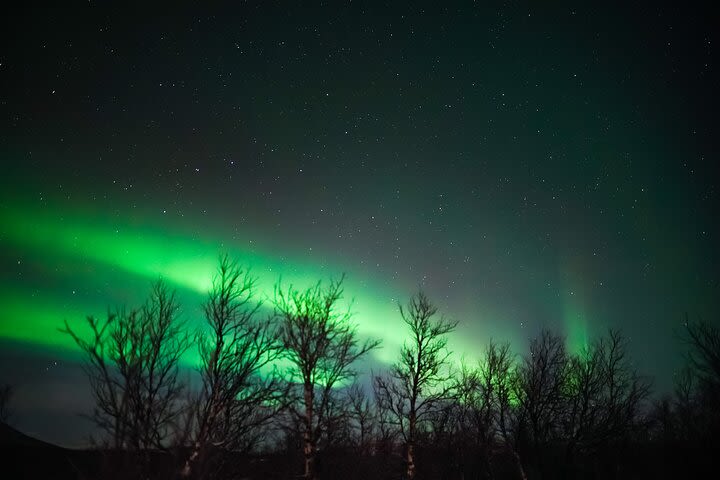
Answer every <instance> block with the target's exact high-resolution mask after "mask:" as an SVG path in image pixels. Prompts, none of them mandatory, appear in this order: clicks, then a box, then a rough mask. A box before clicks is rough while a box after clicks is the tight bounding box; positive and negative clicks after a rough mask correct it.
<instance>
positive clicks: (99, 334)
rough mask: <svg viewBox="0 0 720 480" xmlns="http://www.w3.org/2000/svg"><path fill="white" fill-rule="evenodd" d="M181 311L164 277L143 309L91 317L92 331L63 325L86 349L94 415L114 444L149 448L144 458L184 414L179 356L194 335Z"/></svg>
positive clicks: (161, 443) (135, 449) (131, 448)
mask: <svg viewBox="0 0 720 480" xmlns="http://www.w3.org/2000/svg"><path fill="white" fill-rule="evenodd" d="M177 312H178V305H177V303H176V301H175V294H174V293H173V292H170V291H169V290H168V289H167V287H166V286H165V285H164V284H163V283H162V281H158V282H157V283H156V284H155V285H154V286H153V288H152V292H151V294H150V298H149V299H148V301H147V302H146V303H145V305H144V306H143V307H142V308H140V309H137V310H132V311H131V312H130V313H126V312H125V311H122V310H121V311H119V312H118V313H110V314H108V316H107V319H106V320H105V321H100V320H98V319H96V318H95V317H88V318H87V324H88V326H89V330H90V331H89V334H87V335H84V334H81V333H80V330H78V329H76V328H73V327H71V326H70V324H69V323H68V322H67V321H65V326H64V328H62V329H61V331H62V332H64V333H66V334H68V335H70V336H71V337H72V339H73V340H74V341H75V343H76V344H77V345H78V347H80V349H81V351H82V353H83V354H84V357H85V371H86V373H87V375H88V378H89V380H90V387H91V391H92V394H93V397H94V399H95V410H94V412H93V414H92V419H93V420H94V421H95V423H96V424H97V425H98V427H100V428H101V429H102V430H104V431H105V432H106V433H107V435H108V438H107V441H108V443H109V445H110V446H111V447H112V448H114V449H119V450H128V451H132V452H144V455H142V456H141V457H140V458H141V459H144V460H143V461H144V462H147V457H146V456H147V455H148V452H149V451H150V450H151V449H158V448H160V449H162V448H164V447H166V446H167V440H168V439H169V438H170V437H171V434H172V431H173V428H174V427H175V426H176V422H177V420H178V418H179V416H180V414H181V405H180V399H181V395H182V392H183V389H184V385H183V383H182V382H181V381H180V378H179V362H180V358H181V357H182V355H183V354H184V353H185V351H186V350H187V349H188V347H189V345H190V337H189V335H188V334H187V332H186V330H185V325H184V323H183V322H182V321H180V320H178V318H177ZM145 466H147V465H145Z"/></svg>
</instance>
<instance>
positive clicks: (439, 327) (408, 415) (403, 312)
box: [374, 292, 457, 480]
mask: <svg viewBox="0 0 720 480" xmlns="http://www.w3.org/2000/svg"><path fill="white" fill-rule="evenodd" d="M436 314H437V308H436V307H435V306H434V305H433V304H432V303H431V302H430V300H429V299H428V297H427V296H426V295H425V294H424V293H423V292H418V293H417V294H415V295H414V296H413V297H412V298H411V299H410V301H409V303H408V305H407V306H406V307H403V306H402V305H401V306H400V316H401V317H402V319H403V322H405V324H406V325H407V327H408V328H409V330H410V339H409V341H408V342H406V343H405V344H404V345H403V347H402V350H401V352H400V359H399V361H398V362H396V363H395V364H394V365H393V366H392V368H391V370H390V372H389V374H388V375H386V376H377V377H375V379H374V385H375V391H376V396H377V398H378V403H379V407H380V408H382V409H384V410H386V411H387V412H389V413H390V415H391V417H392V421H393V423H394V424H395V425H396V427H397V428H398V429H399V431H400V434H401V436H402V439H403V442H404V444H405V476H406V477H407V478H408V479H409V480H412V479H413V478H415V475H416V465H415V445H416V441H417V436H418V427H419V424H420V423H421V422H423V421H424V420H425V419H426V418H427V417H428V416H429V415H431V414H432V413H433V412H434V411H435V409H436V408H438V407H439V406H440V405H441V403H442V402H443V401H445V400H447V399H449V398H450V396H451V395H450V393H451V392H452V388H451V385H450V382H449V378H450V376H449V374H448V371H447V366H448V357H449V355H450V352H448V351H447V349H446V345H447V334H448V333H450V332H452V331H453V330H454V329H455V327H456V326H457V322H453V321H449V320H446V319H445V318H444V317H437V316H436Z"/></svg>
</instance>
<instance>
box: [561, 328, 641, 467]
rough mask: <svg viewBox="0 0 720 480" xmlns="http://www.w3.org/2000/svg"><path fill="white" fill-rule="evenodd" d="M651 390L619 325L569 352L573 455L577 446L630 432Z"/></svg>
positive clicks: (568, 406)
mask: <svg viewBox="0 0 720 480" xmlns="http://www.w3.org/2000/svg"><path fill="white" fill-rule="evenodd" d="M649 392H650V384H649V382H648V381H647V380H646V379H644V378H642V377H641V376H639V375H638V374H637V373H636V371H635V370H634V369H633V368H632V364H631V363H630V361H629V359H628V357H627V344H626V341H625V339H624V338H623V337H622V335H621V334H620V332H618V331H616V330H609V332H608V335H607V337H603V338H600V339H599V340H598V341H596V342H595V343H593V344H592V345H591V346H590V347H589V348H588V349H586V350H585V351H584V352H581V354H580V355H577V356H572V357H570V358H569V360H568V371H567V376H566V386H565V398H566V414H565V418H566V433H565V435H566V441H567V450H566V451H567V456H568V460H572V457H573V455H574V454H575V453H576V452H577V451H588V450H592V449H596V448H598V447H600V446H606V445H608V444H610V443H612V442H615V441H618V440H620V439H622V438H625V437H627V435H629V434H630V433H631V431H632V430H633V429H634V428H635V427H637V426H638V425H639V422H640V414H641V407H642V403H643V402H644V401H645V399H646V398H647V396H648V395H649Z"/></svg>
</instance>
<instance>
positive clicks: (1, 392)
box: [0, 383, 15, 423]
mask: <svg viewBox="0 0 720 480" xmlns="http://www.w3.org/2000/svg"><path fill="white" fill-rule="evenodd" d="M13 393H15V392H14V389H13V387H12V385H10V384H9V383H6V384H4V385H0V422H3V423H7V422H8V421H9V420H10V417H11V416H12V410H11V408H10V401H11V400H12V397H13Z"/></svg>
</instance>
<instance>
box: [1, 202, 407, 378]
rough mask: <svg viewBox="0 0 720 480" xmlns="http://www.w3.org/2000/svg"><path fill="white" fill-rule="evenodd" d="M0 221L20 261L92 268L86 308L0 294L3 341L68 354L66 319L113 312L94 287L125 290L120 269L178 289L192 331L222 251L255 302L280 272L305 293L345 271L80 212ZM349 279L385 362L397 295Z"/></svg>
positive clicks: (365, 327)
mask: <svg viewBox="0 0 720 480" xmlns="http://www.w3.org/2000/svg"><path fill="white" fill-rule="evenodd" d="M0 219H1V220H2V222H3V227H4V231H3V232H2V234H3V235H2V237H0V239H2V241H3V242H6V243H9V244H11V245H13V246H14V248H17V249H19V250H20V251H22V252H24V253H23V255H24V256H26V257H31V258H43V259H47V261H48V262H52V261H53V260H57V259H62V258H68V259H71V260H72V261H74V262H76V263H77V262H84V263H87V264H90V265H92V269H91V270H92V274H91V275H88V274H87V272H86V273H85V276H86V277H89V278H85V279H84V280H85V282H86V284H87V285H92V286H93V289H94V290H96V291H97V296H96V297H95V298H93V299H92V301H91V302H90V303H88V301H87V299H85V300H83V301H80V302H79V303H78V302H73V299H72V298H71V299H65V298H62V297H59V298H51V297H48V296H46V295H45V294H43V295H42V296H40V294H38V295H34V296H33V295H30V294H23V292H18V293H17V294H15V295H9V294H7V292H4V296H6V297H8V298H3V300H5V301H4V302H3V305H2V306H1V307H0V320H2V322H0V325H1V326H0V337H2V338H8V339H13V340H21V341H25V342H30V343H35V344H41V345H53V346H59V347H62V348H65V349H73V348H74V344H72V341H71V339H70V338H68V337H67V336H64V335H62V334H60V333H59V332H57V328H58V327H60V326H61V325H62V322H63V320H64V319H68V321H70V322H71V324H72V325H73V326H78V327H81V326H82V325H83V322H84V319H85V317H86V316H87V315H94V316H96V317H98V318H104V316H105V315H106V313H107V309H108V307H110V308H111V309H112V308H113V307H114V306H113V305H108V304H107V303H105V302H106V301H107V299H106V298H104V295H108V294H109V292H105V291H103V289H104V288H98V287H99V286H101V285H103V284H105V285H107V288H108V289H118V288H120V289H122V288H124V287H125V286H124V285H114V283H115V281H114V280H113V281H109V280H108V278H111V279H112V278H114V277H115V276H117V275H116V273H115V274H114V273H113V272H114V271H116V270H119V271H121V272H125V276H126V277H127V278H130V279H137V280H135V283H136V284H141V285H143V286H146V287H147V288H145V289H144V294H147V293H148V292H149V286H150V283H151V282H152V281H155V280H157V279H158V278H159V277H161V278H163V279H164V280H165V281H167V282H168V284H169V286H171V287H172V288H177V289H178V290H179V291H178V294H179V300H180V303H181V307H182V308H183V318H184V319H186V320H191V325H192V326H195V327H199V326H202V325H203V320H202V315H201V311H200V304H201V302H202V301H203V300H204V295H205V294H206V293H207V291H208V290H209V289H210V287H211V284H212V278H213V276H214V274H215V271H216V268H217V261H218V256H219V254H220V252H221V251H227V252H228V253H229V254H230V255H231V256H232V257H233V258H235V259H238V261H240V262H241V265H243V266H244V267H248V268H250V270H251V271H252V273H253V275H255V276H257V277H258V290H257V291H258V299H267V298H269V297H270V295H271V294H272V291H273V285H274V284H275V282H276V281H277V280H278V277H279V276H280V275H282V285H283V286H285V287H287V286H289V285H290V284H294V285H296V286H297V287H298V288H304V287H307V286H311V285H313V284H314V283H315V282H317V281H318V280H323V281H327V280H328V279H329V278H330V277H332V276H337V275H339V274H340V273H342V272H343V271H347V270H346V269H343V268H340V267H335V266H332V267H327V266H321V267H318V266H317V265H315V264H313V263H312V261H311V259H307V258H299V257H298V258H292V259H285V258H282V257H280V258H278V256H277V255H275V256H273V255H271V254H269V253H264V252H260V253H258V252H256V251H249V250H247V249H241V248H237V247H235V248H233V246H229V248H228V246H227V245H223V242H221V241H219V240H217V241H216V240H214V239H212V238H190V237H189V236H188V235H183V234H182V233H178V231H177V230H169V231H168V232H165V231H159V230H158V229H157V228H150V227H143V226H136V225H132V226H130V225H128V224H124V223H123V222H121V221H120V220H115V221H113V222H110V221H107V220H98V219H95V218H93V217H92V216H87V217H83V216H82V215H81V214H78V213H77V212H70V211H64V212H63V214H62V216H61V215H60V214H58V213H55V212H52V211H47V210H39V209H31V208H25V209H22V210H19V209H18V210H9V209H7V208H6V209H4V210H2V211H0ZM223 247H224V248H223ZM43 261H44V260H43ZM79 270H82V269H79ZM76 273H77V272H73V277H72V278H61V279H60V280H59V282H64V283H68V282H77V281H79V280H78V278H76V277H75V275H76ZM348 274H349V275H348V276H349V278H348V280H347V281H346V284H345V292H346V299H345V300H346V301H350V300H354V301H353V302H352V311H353V312H355V315H354V317H353V319H354V321H355V322H356V323H357V326H358V333H359V335H360V336H361V337H373V338H381V339H382V340H383V345H382V348H380V349H377V350H375V351H374V352H372V355H373V357H375V358H376V360H378V361H380V362H382V363H389V362H391V361H393V360H394V359H395V358H396V353H397V351H399V348H400V345H401V344H402V339H404V337H405V333H406V332H405V331H404V324H403V323H402V321H401V320H400V317H399V314H398V311H397V304H396V303H395V302H393V301H391V298H397V297H398V295H394V296H390V295H388V289H387V288H386V287H372V286H369V285H368V284H367V281H365V282H360V281H358V279H357V278H354V277H353V275H352V272H348ZM80 280H82V279H80ZM111 285H112V287H111ZM135 287H137V285H136V286H135ZM135 289H137V288H135ZM379 292H382V293H379ZM400 297H402V295H400ZM137 300H138V302H137V303H129V304H128V305H127V308H133V307H139V306H140V302H142V301H143V300H144V297H142V298H138V299H137ZM186 361H187V362H188V363H189V364H197V363H198V361H199V359H198V356H197V352H195V351H194V350H191V352H190V353H189V354H188V358H186Z"/></svg>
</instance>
